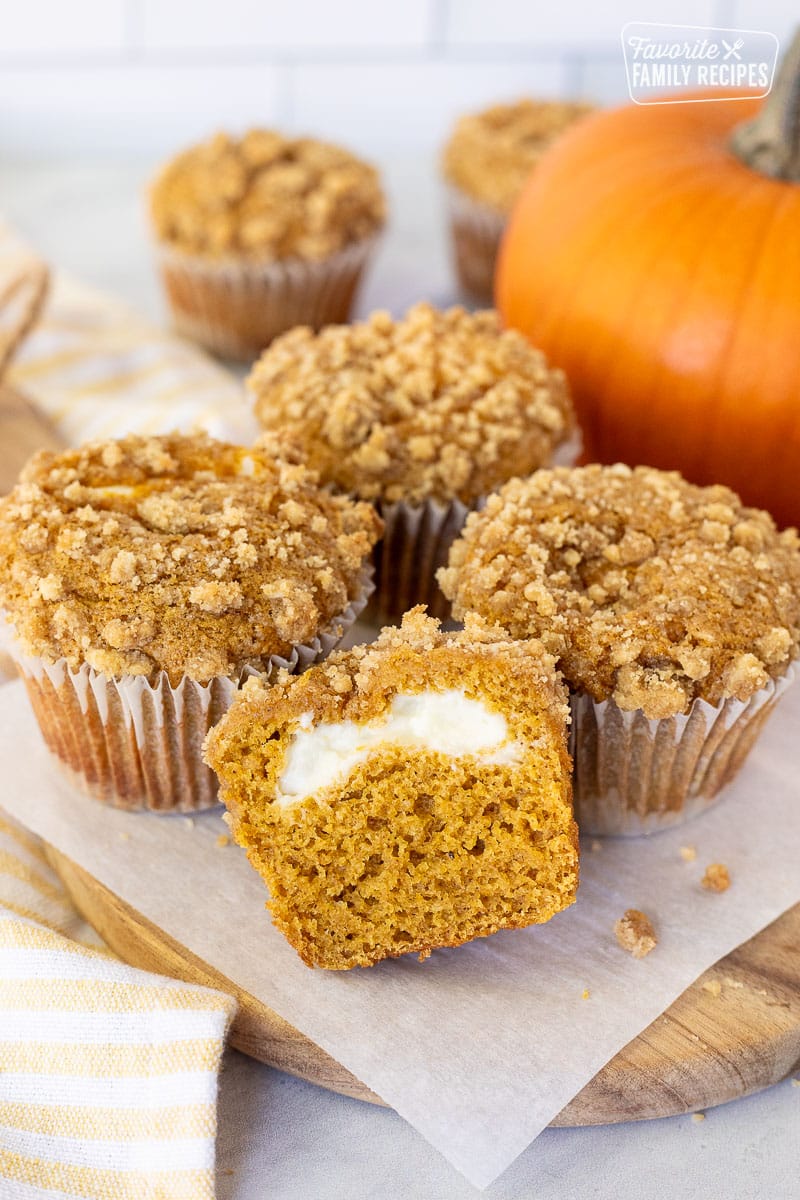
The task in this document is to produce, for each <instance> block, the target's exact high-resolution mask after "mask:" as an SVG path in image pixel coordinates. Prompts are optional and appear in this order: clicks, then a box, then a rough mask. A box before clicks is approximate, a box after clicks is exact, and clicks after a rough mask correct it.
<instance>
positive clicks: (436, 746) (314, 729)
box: [276, 688, 523, 805]
mask: <svg viewBox="0 0 800 1200" xmlns="http://www.w3.org/2000/svg"><path fill="white" fill-rule="evenodd" d="M387 745H391V746H404V747H407V748H408V749H409V750H429V751H433V752H435V753H438V754H445V755H447V756H448V757H449V758H464V757H466V756H467V755H471V756H473V757H475V758H476V759H477V760H478V761H479V763H480V765H481V766H492V765H499V766H502V765H505V764H510V763H515V762H518V761H519V759H520V756H521V754H522V751H523V746H522V744H521V743H520V742H517V741H515V740H513V739H511V738H509V733H508V724H507V722H506V719H505V717H504V716H503V714H502V713H499V712H493V711H492V710H491V709H489V708H487V707H486V705H485V704H482V703H481V701H480V700H473V699H470V698H469V697H468V696H465V694H464V693H463V692H462V691H460V690H458V689H456V688H451V689H449V690H447V691H444V692H430V691H429V692H418V693H415V694H414V695H406V694H404V693H398V694H397V695H396V696H394V697H393V699H392V702H391V704H390V706H389V708H388V710H387V712H386V713H385V714H384V715H383V716H382V717H380V718H379V719H378V720H375V721H369V722H368V723H366V724H364V725H358V724H356V723H355V722H354V721H340V722H337V723H335V724H334V723H327V724H326V723H324V722H323V723H322V724H320V725H314V726H312V725H311V714H310V713H304V714H303V717H301V719H300V728H299V729H298V730H297V732H296V733H295V735H294V737H293V739H292V742H291V744H290V746H289V749H288V751H287V753H286V760H285V762H284V766H283V771H282V773H281V775H280V777H279V779H278V784H277V790H276V800H277V802H278V804H281V805H289V804H295V803H297V802H298V801H301V800H306V799H308V798H309V797H310V796H313V795H315V794H316V793H317V792H319V791H321V790H322V789H323V788H326V787H329V786H330V785H331V784H334V783H336V782H337V781H338V780H342V781H343V780H345V779H346V778H347V776H348V775H349V774H350V773H351V771H352V770H353V768H354V767H356V766H358V764H359V763H361V762H363V761H364V760H365V759H366V758H368V757H369V755H370V754H371V753H372V752H373V751H374V750H375V749H377V748H378V747H380V746H387Z"/></svg>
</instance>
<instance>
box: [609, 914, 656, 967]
mask: <svg viewBox="0 0 800 1200" xmlns="http://www.w3.org/2000/svg"><path fill="white" fill-rule="evenodd" d="M614 934H615V936H616V939H617V941H618V942H619V944H620V946H621V947H622V949H623V950H627V951H628V954H630V955H632V956H633V957H634V958H644V957H645V955H647V954H649V953H650V951H651V950H654V949H655V947H656V945H657V944H658V938H657V937H656V931H655V929H654V927H653V922H652V921H651V920H650V918H649V917H648V915H647V913H643V912H642V911H641V910H640V909H638V908H629V909H626V911H625V912H624V913H623V915H622V916H621V917H620V919H619V920H618V921H616V922H615V924H614Z"/></svg>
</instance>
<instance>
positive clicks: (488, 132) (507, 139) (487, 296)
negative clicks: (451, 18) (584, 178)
mask: <svg viewBox="0 0 800 1200" xmlns="http://www.w3.org/2000/svg"><path fill="white" fill-rule="evenodd" d="M591 111H592V108H591V106H590V105H588V104H577V103H565V102H562V101H556V100H550V101H548V100H531V99H522V100H518V101H516V103H513V104H495V105H493V106H492V107H491V108H487V109H484V110H483V111H482V112H478V113H470V114H469V115H468V116H464V117H462V118H461V119H460V120H459V122H458V123H457V125H456V127H455V129H454V130H453V133H452V135H451V137H450V140H449V141H448V142H447V145H446V146H445V148H444V152H443V155H442V170H443V173H444V177H445V180H446V182H447V185H448V206H449V211H450V229H451V237H452V244H453V256H454V259H455V265H456V271H457V274H458V279H459V282H460V284H461V286H462V288H463V289H464V290H465V291H466V292H468V293H469V294H470V295H471V296H474V297H475V298H476V299H477V300H479V301H481V302H482V303H486V302H489V301H491V299H492V294H493V290H494V270H495V263H496V260H497V251H498V249H499V246H500V239H501V237H502V235H503V230H504V229H505V225H506V221H507V220H508V216H509V214H510V212H511V209H512V208H513V206H514V202H515V200H516V199H517V196H518V195H519V194H520V192H521V191H522V188H523V186H524V184H525V182H526V180H527V179H528V176H529V175H530V173H531V171H532V170H533V169H534V168H535V166H536V164H537V162H538V161H539V159H540V158H541V156H542V154H543V153H544V152H545V150H547V148H548V147H549V146H550V145H552V143H553V142H554V141H556V139H557V138H558V137H560V136H561V134H562V133H563V132H564V131H565V130H566V129H567V128H569V126H570V125H572V124H573V122H575V121H577V120H578V119H579V118H581V117H584V116H586V115H587V113H590V112H591Z"/></svg>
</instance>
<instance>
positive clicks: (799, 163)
mask: <svg viewBox="0 0 800 1200" xmlns="http://www.w3.org/2000/svg"><path fill="white" fill-rule="evenodd" d="M730 145H731V150H732V151H733V153H734V154H735V155H736V157H737V158H739V159H741V161H742V162H743V163H744V164H745V166H748V167H751V168H752V170H754V171H760V172H761V174H762V175H770V176H772V178H773V179H786V180H798V179H800V30H798V32H797V33H796V34H795V35H794V38H793V40H792V42H791V44H790V46H789V49H788V50H787V51H786V53H785V54H784V56H783V58H782V60H781V64H780V68H779V70H778V73H777V77H776V79H775V83H774V85H773V88H772V91H771V92H770V94H769V95H768V96H767V98H766V100H765V101H764V103H763V105H762V106H761V111H760V112H759V114H758V116H757V117H754V118H753V120H752V121H746V122H744V123H743V124H742V125H737V127H736V128H735V129H734V131H733V135H732V137H731V143H730Z"/></svg>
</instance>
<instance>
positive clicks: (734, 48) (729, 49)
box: [722, 38, 744, 62]
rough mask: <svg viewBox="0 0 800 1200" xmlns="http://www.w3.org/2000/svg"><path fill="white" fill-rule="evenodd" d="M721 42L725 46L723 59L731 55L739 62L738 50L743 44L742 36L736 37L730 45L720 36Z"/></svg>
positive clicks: (740, 58)
mask: <svg viewBox="0 0 800 1200" xmlns="http://www.w3.org/2000/svg"><path fill="white" fill-rule="evenodd" d="M722 44H723V46H724V47H725V58H724V59H723V61H726V60H727V59H729V58H730V57H731V56H733V57H734V58H735V59H738V61H739V62H741V60H742V56H741V54H740V53H739V51H740V50H741V48H742V46H743V45H744V38H737V39H736V41H735V42H734V43H733V45H731V44H730V42H726V41H725V38H722Z"/></svg>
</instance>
